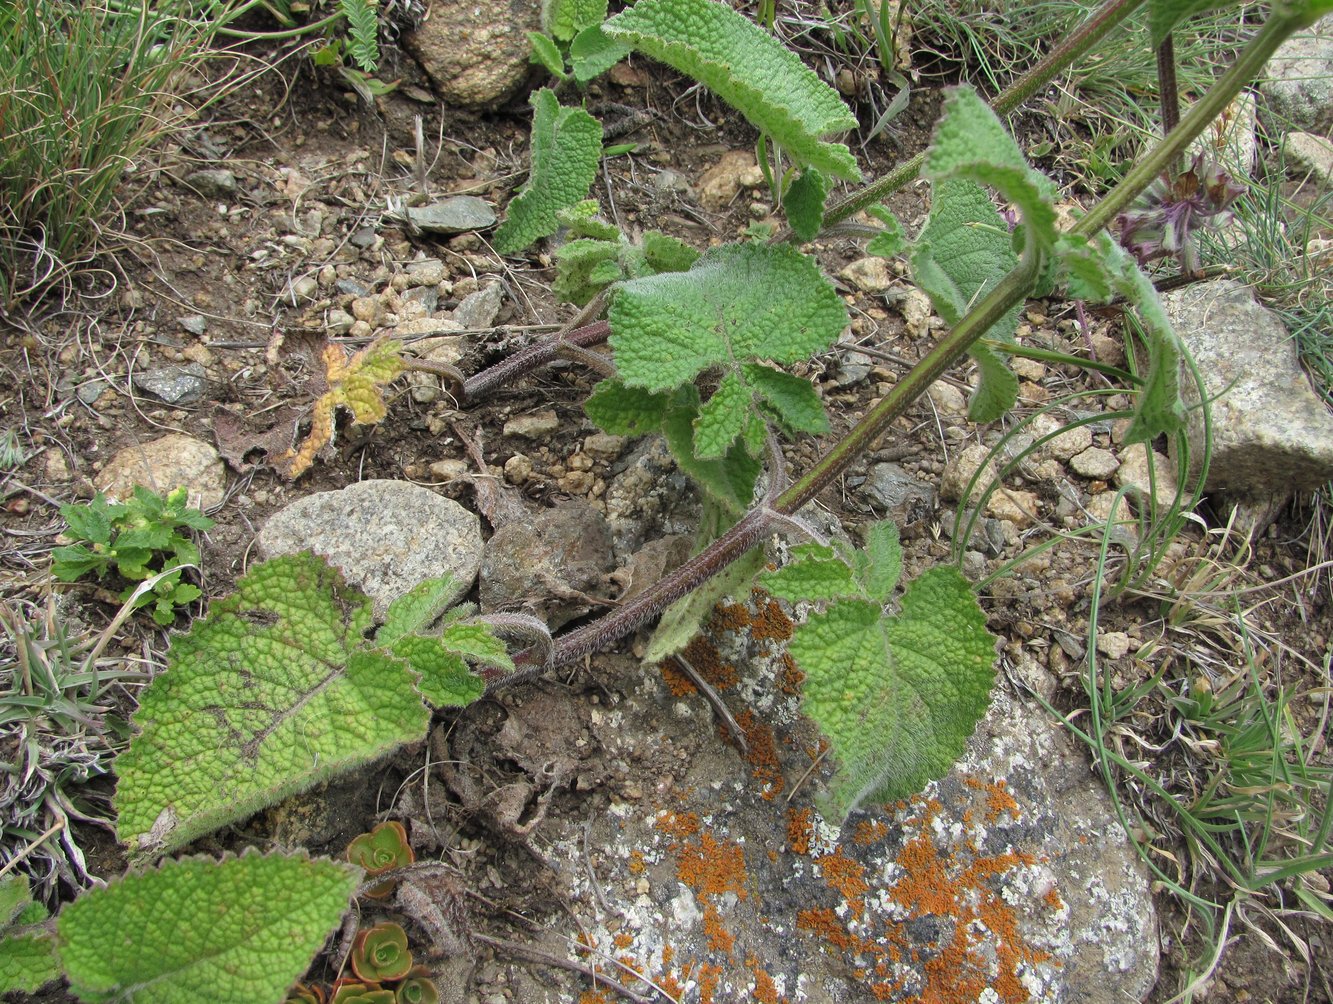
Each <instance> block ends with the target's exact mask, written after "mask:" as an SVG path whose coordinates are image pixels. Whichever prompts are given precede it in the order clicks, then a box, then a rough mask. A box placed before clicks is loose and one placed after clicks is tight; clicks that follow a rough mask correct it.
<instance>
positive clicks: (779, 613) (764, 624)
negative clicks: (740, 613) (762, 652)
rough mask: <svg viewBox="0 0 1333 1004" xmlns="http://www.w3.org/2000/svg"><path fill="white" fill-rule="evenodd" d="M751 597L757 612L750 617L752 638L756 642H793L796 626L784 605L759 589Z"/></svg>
mask: <svg viewBox="0 0 1333 1004" xmlns="http://www.w3.org/2000/svg"><path fill="white" fill-rule="evenodd" d="M751 595H752V596H753V597H754V605H755V611H754V613H753V614H751V615H750V637H751V638H753V639H754V640H755V641H778V642H782V641H791V636H792V635H793V634H795V633H796V625H795V623H794V622H793V621H792V619H791V618H790V617H788V616H787V612H786V611H785V610H783V609H782V605H781V604H780V603H778V601H777V600H775V599H773V598H772V597H771V596H769V595H768V594H767V593H765V592H763V591H762V590H759V589H756V590H754V592H753V593H752V594H751Z"/></svg>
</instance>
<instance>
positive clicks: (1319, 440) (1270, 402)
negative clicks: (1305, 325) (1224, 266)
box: [1122, 279, 1333, 498]
mask: <svg viewBox="0 0 1333 1004" xmlns="http://www.w3.org/2000/svg"><path fill="white" fill-rule="evenodd" d="M1164 302H1165V305H1166V309H1167V313H1168V315H1169V316H1170V318H1171V323H1172V325H1173V326H1174V327H1175V329H1176V331H1178V332H1180V334H1181V337H1182V338H1184V340H1185V342H1186V344H1187V345H1188V347H1189V350H1190V352H1191V353H1193V355H1194V358H1195V361H1196V362H1197V363H1198V365H1199V368H1200V371H1201V372H1202V373H1203V378H1204V383H1205V386H1206V387H1207V391H1208V393H1209V395H1211V396H1213V397H1214V400H1213V404H1212V418H1213V425H1212V432H1213V456H1212V462H1211V464H1210V466H1209V468H1208V483H1207V485H1206V487H1207V488H1209V489H1212V490H1221V491H1227V492H1232V493H1235V494H1237V495H1242V496H1250V497H1255V498H1259V497H1264V496H1268V495H1271V494H1274V493H1275V492H1278V493H1286V492H1288V491H1291V490H1293V489H1300V488H1303V487H1314V486H1317V485H1320V484H1322V483H1324V482H1325V481H1327V480H1328V479H1329V478H1330V477H1333V414H1330V413H1329V409H1328V407H1327V406H1326V405H1325V404H1324V403H1323V402H1322V401H1321V400H1320V399H1319V397H1318V395H1316V394H1315V392H1314V390H1313V389H1312V388H1311V386H1310V380H1309V377H1307V376H1306V374H1305V372H1304V371H1303V370H1302V369H1301V366H1300V363H1299V361H1298V360H1297V355H1296V347H1295V345H1294V344H1293V343H1292V340H1291V336H1290V335H1289V334H1288V332H1287V330H1286V328H1285V327H1284V326H1283V324H1282V322H1281V321H1280V320H1279V319H1278V318H1277V317H1276V316H1275V315H1274V314H1273V313H1272V312H1270V311H1269V310H1267V309H1266V308H1264V307H1262V306H1260V305H1259V304H1257V303H1255V301H1254V298H1253V297H1252V296H1251V295H1250V292H1249V290H1248V289H1246V288H1245V287H1244V286H1242V285H1240V284H1239V283H1236V282H1232V281H1231V280H1227V279H1224V280H1219V281H1216V282H1210V283H1203V284H1200V285H1197V286H1191V287H1188V288H1186V289H1182V290H1178V291H1176V292H1173V293H1170V294H1168V295H1167V296H1166V297H1164ZM1193 389H1194V388H1193V386H1192V384H1191V383H1190V382H1189V381H1186V382H1185V390H1186V394H1187V395H1188V394H1190V393H1191V392H1192V391H1193ZM1218 395H1220V396H1218ZM1196 399H1197V398H1196ZM1189 442H1190V453H1191V456H1192V458H1197V457H1200V456H1202V447H1203V423H1202V421H1201V419H1200V418H1199V417H1198V413H1197V411H1195V412H1191V413H1190V427H1189ZM1124 459H1125V458H1123V457H1122V460H1124Z"/></svg>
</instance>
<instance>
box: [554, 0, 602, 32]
mask: <svg viewBox="0 0 1333 1004" xmlns="http://www.w3.org/2000/svg"><path fill="white" fill-rule="evenodd" d="M606 6H607V0H543V3H542V28H543V29H545V30H546V31H547V32H548V33H550V34H551V35H554V36H555V37H556V38H557V39H559V40H560V41H561V42H568V41H570V40H571V39H572V38H573V37H574V36H575V35H577V34H578V33H579V32H581V31H582V30H583V29H585V28H590V27H592V26H593V25H598V24H601V23H602V22H603V21H605V20H606Z"/></svg>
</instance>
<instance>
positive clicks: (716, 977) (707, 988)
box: [699, 962, 722, 1004]
mask: <svg viewBox="0 0 1333 1004" xmlns="http://www.w3.org/2000/svg"><path fill="white" fill-rule="evenodd" d="M721 982H722V967H721V966H710V965H709V964H708V963H707V962H705V963H704V964H703V965H702V966H700V967H699V1004H713V994H715V993H717V988H718V986H719V985H720V984H721Z"/></svg>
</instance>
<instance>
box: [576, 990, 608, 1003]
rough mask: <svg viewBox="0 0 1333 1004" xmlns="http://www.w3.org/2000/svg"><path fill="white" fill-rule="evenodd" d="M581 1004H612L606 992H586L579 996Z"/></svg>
mask: <svg viewBox="0 0 1333 1004" xmlns="http://www.w3.org/2000/svg"><path fill="white" fill-rule="evenodd" d="M579 1004H610V998H609V997H607V996H606V991H605V990H585V991H583V993H581V994H579Z"/></svg>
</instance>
